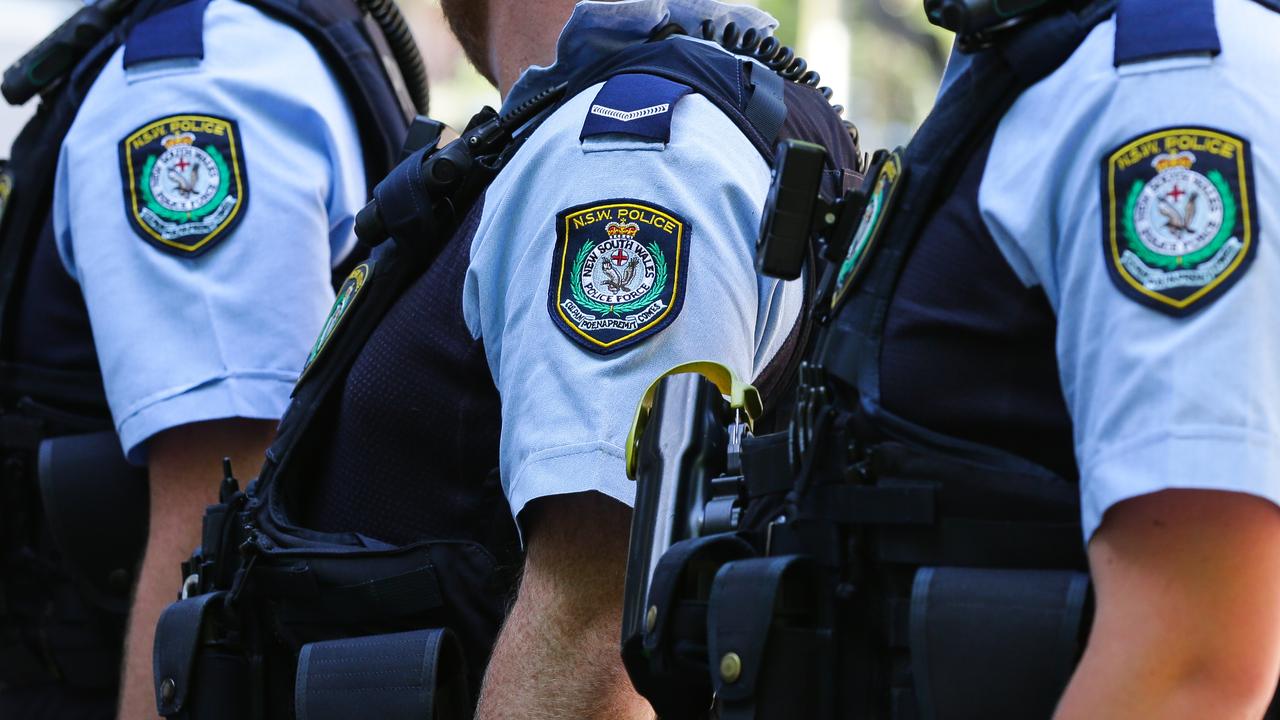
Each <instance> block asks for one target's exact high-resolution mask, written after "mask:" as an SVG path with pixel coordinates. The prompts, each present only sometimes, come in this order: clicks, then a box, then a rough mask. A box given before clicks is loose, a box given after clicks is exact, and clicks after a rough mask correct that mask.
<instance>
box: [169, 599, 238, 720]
mask: <svg viewBox="0 0 1280 720" xmlns="http://www.w3.org/2000/svg"><path fill="white" fill-rule="evenodd" d="M225 598H226V593H221V592H219V593H207V594H204V595H198V596H196V597H193V598H188V599H186V600H180V601H178V602H176V603H174V604H172V605H170V606H169V607H168V608H166V609H165V611H164V613H162V614H161V615H160V621H159V623H157V625H156V640H155V648H154V655H153V657H152V663H153V666H152V670H153V675H154V679H155V683H156V708H157V709H158V710H159V712H160V714H161V715H163V716H165V717H166V718H182V719H183V720H212V719H214V718H240V717H247V716H248V710H249V701H248V698H249V692H250V690H249V688H250V683H249V661H248V659H247V658H245V656H244V654H243V653H241V652H238V651H237V649H236V648H230V647H224V646H223V645H222V644H220V643H216V642H209V641H208V638H209V637H210V636H211V635H213V634H214V633H211V632H210V629H211V628H210V624H211V623H213V622H214V620H215V616H216V614H217V611H218V610H220V609H221V608H222V607H223V602H224V601H225Z"/></svg>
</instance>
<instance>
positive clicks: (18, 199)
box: [0, 0, 409, 688]
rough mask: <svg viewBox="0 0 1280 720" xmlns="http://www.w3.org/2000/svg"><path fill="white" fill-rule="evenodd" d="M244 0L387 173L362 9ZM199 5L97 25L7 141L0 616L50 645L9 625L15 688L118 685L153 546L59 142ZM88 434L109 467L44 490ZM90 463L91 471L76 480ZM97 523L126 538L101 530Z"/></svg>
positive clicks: (403, 126)
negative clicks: (122, 72)
mask: <svg viewBox="0 0 1280 720" xmlns="http://www.w3.org/2000/svg"><path fill="white" fill-rule="evenodd" d="M241 1H242V2H245V3H246V4H248V5H251V6H253V7H255V8H258V9H260V10H262V11H263V12H265V13H266V14H268V15H270V16H272V17H273V18H275V19H277V20H279V21H281V22H284V23H286V24H288V25H290V26H291V27H293V28H294V29H296V30H297V31H298V32H300V33H301V34H302V35H303V36H304V37H306V38H307V40H309V41H310V43H311V44H312V46H313V47H314V48H315V49H316V50H317V51H318V52H319V54H320V55H321V57H322V58H323V60H324V61H325V63H326V64H327V65H328V67H329V68H330V70H331V71H332V72H333V74H334V76H335V77H336V78H337V80H338V82H339V84H340V86H341V88H342V90H343V91H344V93H345V94H346V97H347V99H348V102H349V105H350V107H351V109H352V111H353V114H354V116H355V118H356V121H357V127H358V129H359V132H360V138H361V143H362V147H363V151H364V162H365V170H366V173H367V177H368V178H369V182H370V184H372V183H373V182H375V181H376V180H377V178H379V177H381V176H383V175H384V174H385V173H386V172H387V171H388V170H389V169H390V168H391V167H392V166H393V165H394V164H395V162H397V160H398V154H399V150H400V146H401V143H402V142H403V139H404V134H405V132H406V130H407V128H408V121H409V110H408V109H407V108H406V105H405V104H404V103H403V102H402V101H401V100H400V98H399V97H398V95H397V91H396V90H395V85H394V83H393V81H392V80H391V78H390V77H389V76H388V74H387V73H388V71H387V67H388V66H387V65H385V64H384V61H383V58H384V57H386V56H388V55H389V51H388V50H387V44H386V42H385V41H384V39H383V38H382V37H381V35H380V34H379V31H378V29H377V26H376V25H374V24H373V23H372V22H371V21H370V20H369V19H368V18H367V16H366V14H365V13H364V11H362V10H361V7H360V5H359V4H358V3H357V2H355V1H354V0H241ZM192 4H194V5H195V6H197V7H196V10H197V12H183V13H178V15H179V16H180V17H182V18H184V24H182V25H181V26H179V27H175V26H174V25H173V23H172V21H171V20H170V21H168V22H156V19H157V18H159V17H161V16H162V15H164V14H165V13H166V11H169V10H174V9H181V8H182V7H184V6H186V7H188V8H190V6H191V5H192ZM205 4H207V0H162V1H161V2H141V3H138V4H137V5H136V6H135V7H134V9H133V10H132V11H130V13H129V14H128V15H126V16H125V17H124V18H123V19H122V20H120V21H119V22H118V23H116V24H115V25H114V26H111V27H106V28H102V29H103V30H105V34H103V35H102V37H101V39H100V40H98V41H97V42H95V43H94V44H93V45H92V47H89V48H88V49H87V50H86V52H85V53H84V55H83V56H82V57H81V59H80V60H79V62H78V63H77V64H76V65H75V66H74V67H73V68H72V69H71V70H69V71H68V72H67V73H66V74H65V76H64V77H63V78H62V79H61V80H60V81H58V84H56V85H53V86H52V87H51V89H50V90H48V91H46V92H45V94H44V96H43V98H42V102H41V104H40V107H39V109H38V110H37V112H36V114H35V117H34V119H33V120H31V122H30V123H29V124H28V125H27V126H26V127H25V128H24V129H23V131H22V132H21V134H20V135H19V137H18V139H17V141H16V142H15V143H14V148H13V152H14V157H13V158H12V161H11V162H10V163H9V165H8V168H7V169H8V172H9V174H10V175H11V179H12V192H11V194H10V196H9V198H8V199H9V202H8V203H7V207H6V208H5V212H4V215H3V225H0V423H3V425H2V426H0V450H3V453H4V456H5V460H4V468H5V471H4V473H5V474H4V481H5V482H4V486H5V490H4V492H5V495H4V498H3V500H0V508H2V510H3V512H2V513H0V515H2V516H3V517H0V528H3V530H4V535H3V537H2V538H0V550H3V554H4V557H5V558H6V561H5V562H6V564H5V566H4V567H5V568H6V570H5V575H6V577H5V579H4V581H3V582H2V583H0V593H3V594H4V596H5V599H6V600H7V601H8V602H7V603H5V604H3V605H0V607H4V608H6V609H5V610H0V627H5V626H10V627H26V628H27V630H29V631H30V633H32V634H33V636H38V637H39V638H43V639H39V640H31V638H26V639H25V640H24V639H23V638H22V637H19V636H21V635H22V632H26V631H21V632H19V631H16V630H15V631H14V632H15V633H17V635H14V636H13V637H10V632H9V630H8V628H6V629H5V632H4V634H3V637H4V640H3V641H0V684H5V683H13V684H21V683H22V682H25V680H26V679H38V678H41V677H45V676H46V675H45V673H50V674H52V675H53V676H54V677H60V678H62V679H63V680H64V681H66V682H67V683H68V684H70V685H72V686H79V687H89V688H111V687H114V686H115V684H116V682H117V681H118V677H119V671H118V667H117V666H118V662H119V655H120V643H121V640H122V633H123V628H124V618H125V613H126V611H127V608H128V602H129V593H130V589H131V586H132V574H131V573H132V570H131V568H133V567H134V566H135V565H136V563H137V561H138V559H139V558H138V556H139V554H140V553H141V551H142V546H143V543H144V542H145V533H146V525H147V519H146V510H147V499H146V486H145V483H144V482H143V478H141V477H139V476H140V471H138V470H136V469H131V468H129V467H128V466H126V465H125V464H124V460H123V458H122V457H120V449H119V444H118V442H116V440H115V435H114V431H113V428H112V422H111V415H110V411H109V409H108V407H107V402H106V398H105V394H104V391H103V387H102V379H101V377H100V375H99V369H98V360H97V355H96V353H95V350H94V343H93V336H92V333H91V329H90V326H89V318H88V312H87V309H86V307H85V304H84V300H83V298H82V295H81V292H80V287H79V286H78V285H77V284H76V283H75V281H74V280H73V279H72V278H71V277H70V276H69V275H68V273H67V272H66V270H65V268H64V267H63V265H62V262H61V260H60V259H59V257H58V250H57V248H56V246H55V241H54V233H53V221H52V212H51V206H52V200H53V192H54V179H55V174H56V170H57V162H58V157H59V149H60V147H61V145H62V141H63V138H64V137H65V136H66V134H67V132H68V130H69V128H70V127H71V125H72V122H73V120H74V119H75V117H76V114H77V112H78V110H79V108H80V105H81V103H82V102H83V100H84V98H85V97H86V95H87V93H88V92H89V90H90V88H91V87H92V86H93V84H94V82H95V80H96V78H97V77H98V74H99V72H100V71H101V70H102V68H103V67H104V66H105V65H106V63H107V62H108V61H109V60H110V58H112V57H113V56H114V55H115V53H116V51H117V50H118V49H119V48H121V47H122V46H124V47H126V49H127V50H126V53H127V54H128V53H129V52H134V51H141V49H142V48H143V47H146V46H148V44H150V45H152V46H154V45H155V43H156V42H158V41H157V40H156V37H157V36H159V35H165V36H166V38H167V40H171V39H172V36H173V34H175V33H176V34H177V35H180V36H182V37H185V38H187V39H190V38H191V37H192V36H194V37H195V39H197V40H198V39H199V37H200V33H201V32H202V31H203V8H204V5H205ZM172 16H173V15H172V14H170V17H172ZM183 47H184V49H181V50H178V51H176V52H178V53H179V54H181V53H183V52H187V53H190V52H192V50H191V49H190V47H195V48H196V49H197V50H198V48H199V47H200V43H198V42H193V43H188V44H187V45H186V46H183ZM142 54H145V53H142ZM85 433H96V434H97V435H95V436H94V437H95V438H96V439H95V441H94V445H93V447H87V446H84V445H83V444H81V445H80V446H77V447H78V448H79V449H83V450H85V451H86V453H88V454H87V455H85V454H82V456H83V457H86V458H94V457H98V456H95V455H93V453H94V452H98V451H101V453H103V454H105V457H107V458H110V459H112V460H113V461H114V462H108V463H105V464H104V463H97V464H93V462H96V461H93V462H90V464H82V465H80V466H77V468H75V469H76V470H78V471H80V472H70V473H63V474H65V475H68V476H70V475H74V476H76V479H75V481H74V483H73V485H74V487H71V486H68V487H67V488H63V489H65V490H70V492H66V493H62V492H61V491H59V493H60V494H58V495H57V497H54V496H52V495H50V494H49V492H50V490H49V488H48V487H45V486H46V484H47V483H46V482H45V473H44V471H43V470H42V471H41V473H40V481H39V483H37V480H36V466H37V457H36V456H37V448H39V447H40V443H41V441H42V440H45V439H48V438H55V437H64V436H69V435H76V436H80V435H83V434H85ZM108 466H109V467H108ZM116 466H119V467H116ZM86 468H92V471H91V472H83V471H84V470H85V469H86ZM37 485H39V487H37ZM59 487H61V486H59ZM42 492H43V493H45V497H44V498H43V500H42V499H41V493H42ZM104 517H105V518H109V522H110V523H112V524H113V525H114V526H115V527H117V528H119V530H118V531H115V532H111V533H105V534H99V535H95V533H101V531H102V523H103V522H104V520H103V518H104ZM63 531H66V532H67V533H68V534H67V535H65V536H64V535H63ZM51 533H52V535H53V538H54V539H53V540H51V539H50V534H51ZM54 546H56V547H57V550H56V551H55V550H54V549H53V548H54ZM19 557H24V558H32V557H35V558H40V560H39V561H38V562H37V563H36V565H39V566H40V567H45V568H52V569H51V570H48V572H51V573H52V574H51V575H47V576H46V575H42V576H40V577H38V578H35V579H33V580H32V581H31V583H27V582H26V581H25V580H24V578H26V577H27V573H26V570H23V568H27V566H28V565H30V563H26V564H22V563H19V564H20V565H21V567H19V566H17V565H14V566H10V565H9V564H8V563H9V560H11V559H14V558H19ZM15 562H17V561H15ZM24 562H25V561H24ZM28 569H29V568H28ZM50 578H57V580H56V581H55V580H52V579H50ZM28 585H30V586H29V587H28ZM54 596H56V597H57V598H59V599H58V600H57V601H56V602H57V607H58V608H59V610H57V611H56V612H51V611H49V609H48V607H52V606H51V605H49V606H48V607H47V605H48V604H49V603H52V602H54V600H53V599H52V598H53V597H54ZM64 611H65V612H64ZM28 613H30V615H28ZM61 614H65V615H66V616H67V617H65V618H63V617H61V616H60V615H61ZM36 617H38V618H43V619H42V620H40V621H38V622H37V621H35V620H33V619H32V618H36ZM24 618H25V619H24ZM60 638H61V640H60ZM64 640H65V643H64V642H63V641H64ZM10 641H12V642H14V643H15V645H13V646H10V645H8V643H9V642H10ZM63 644H65V645H66V648H65V650H66V651H65V652H64V651H63V648H62V645H63ZM23 646H27V647H28V648H31V647H39V650H38V651H36V654H35V655H31V654H29V653H28V652H27V651H22V650H19V649H18V648H21V647H23Z"/></svg>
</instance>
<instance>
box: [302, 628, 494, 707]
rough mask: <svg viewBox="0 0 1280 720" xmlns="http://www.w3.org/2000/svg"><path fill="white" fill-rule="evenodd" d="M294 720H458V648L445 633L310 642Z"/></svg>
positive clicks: (462, 685) (462, 673)
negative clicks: (373, 719)
mask: <svg viewBox="0 0 1280 720" xmlns="http://www.w3.org/2000/svg"><path fill="white" fill-rule="evenodd" d="M294 712H295V714H296V716H297V718H298V720H345V719H346V718H356V717H374V718H379V720H464V719H465V718H467V717H470V713H471V699H470V694H469V693H468V690H467V672H466V663H465V661H464V660H463V657H462V646H461V645H459V644H458V641H457V639H456V638H455V637H454V636H453V633H451V632H449V631H448V630H447V629H444V628H435V629H431V630H415V631H412V632H403V633H393V634H390V635H373V636H369V637H355V638H344V639H341V640H329V641H326V642H315V643H310V644H308V645H305V646H303V648H302V652H301V654H300V655H299V656H298V679H297V682H296V684H295V685H294Z"/></svg>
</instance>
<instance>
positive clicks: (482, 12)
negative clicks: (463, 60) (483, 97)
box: [440, 0, 497, 85]
mask: <svg viewBox="0 0 1280 720" xmlns="http://www.w3.org/2000/svg"><path fill="white" fill-rule="evenodd" d="M440 7H441V9H442V10H443V11H444V16H445V19H446V20H448V21H449V27H450V29H452V30H453V34H454V36H455V37H457V38H458V44H460V45H462V51H463V52H465V53H466V54H467V59H468V60H470V61H471V64H472V65H474V66H475V68H476V70H478V71H480V74H481V75H483V76H484V77H485V79H487V80H488V81H489V82H491V83H494V84H495V85H496V84H497V79H496V78H495V77H494V72H493V69H492V68H491V67H489V64H490V61H491V57H490V54H489V28H488V17H489V0H440Z"/></svg>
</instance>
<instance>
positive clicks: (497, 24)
mask: <svg viewBox="0 0 1280 720" xmlns="http://www.w3.org/2000/svg"><path fill="white" fill-rule="evenodd" d="M575 4H576V1H575V0H541V1H540V2H538V3H537V4H536V8H537V10H535V11H533V12H530V4H529V3H525V2H521V1H519V0H514V1H513V0H490V2H489V3H488V5H489V14H488V26H487V27H488V31H489V37H488V45H489V67H490V68H491V69H492V71H493V75H494V79H495V80H496V81H497V84H498V90H499V91H500V92H501V93H502V96H503V97H506V96H507V93H508V92H510V91H511V86H512V85H515V83H516V80H519V79H520V74H521V73H523V72H524V71H525V69H526V68H528V67H529V66H530V65H550V64H551V63H553V62H555V59H556V40H557V39H558V38H559V37H560V31H561V30H562V29H563V28H564V25H565V23H567V22H568V21H569V16H570V15H572V14H573V7H574V5H575Z"/></svg>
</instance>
